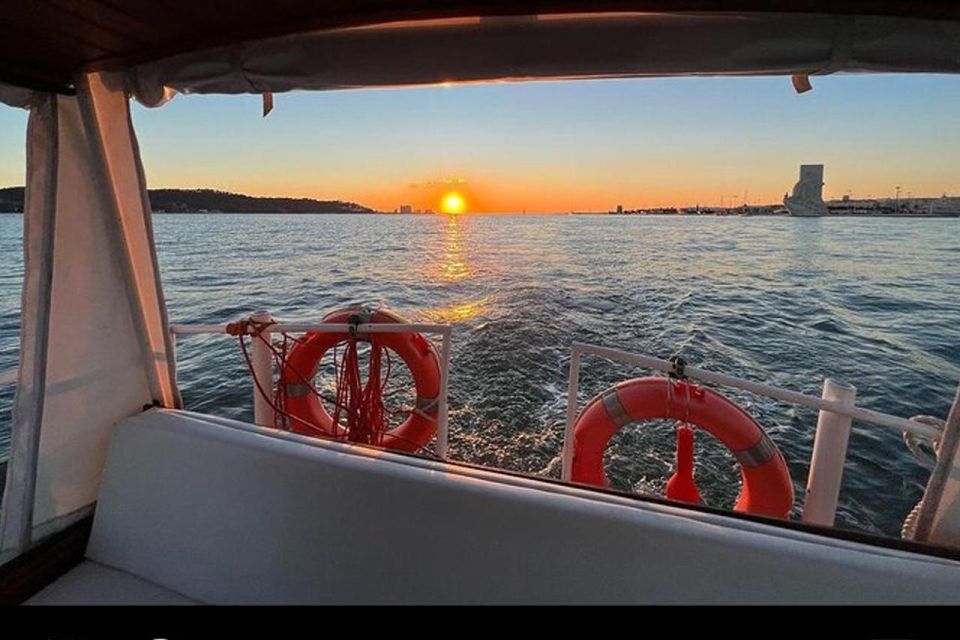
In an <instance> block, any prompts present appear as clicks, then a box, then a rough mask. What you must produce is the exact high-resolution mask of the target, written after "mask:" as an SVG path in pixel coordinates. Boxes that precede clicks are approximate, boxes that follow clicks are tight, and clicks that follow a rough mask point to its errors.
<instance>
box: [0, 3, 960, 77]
mask: <svg viewBox="0 0 960 640" xmlns="http://www.w3.org/2000/svg"><path fill="white" fill-rule="evenodd" d="M715 4H716V3H713V2H707V1H705V0H511V1H505V0H499V1H497V0H487V1H485V2H484V1H477V0H404V1H400V0H366V1H365V2H355V1H352V0H276V1H275V2H271V3H268V4H264V3H262V2H257V1H253V0H240V1H230V2H228V1H226V0H211V1H208V2H195V1H191V0H166V1H165V2H163V3H161V4H158V3H156V2H152V1H151V0H126V1H125V2H124V3H123V4H122V8H121V7H118V6H117V5H116V3H108V2H101V1H98V0H86V1H84V2H69V3H65V2H62V1H58V0H31V1H30V2H26V1H23V0H13V1H12V2H5V3H3V6H2V7H0V81H2V82H5V83H7V84H12V85H17V86H23V87H28V88H34V89H43V90H51V91H57V92H66V93H69V92H71V91H73V90H74V88H75V80H74V77H75V75H76V74H77V73H78V72H87V71H93V70H111V71H117V70H133V71H132V73H133V76H134V78H136V79H137V81H138V84H139V85H140V86H143V87H144V92H146V93H149V94H150V95H154V94H155V93H156V86H157V85H158V84H159V85H167V86H171V87H174V88H177V89H179V90H184V91H206V92H223V93H239V92H258V91H285V90H290V89H323V88H338V87H357V86H375V85H384V84H420V83H424V82H443V81H465V80H494V79H521V78H546V77H571V76H574V77H595V76H635V75H675V74H694V73H709V74H721V73H735V74H771V73H779V74H813V73H829V72H832V71H843V70H851V71H897V72H904V71H928V72H957V71H960V35H958V34H960V4H957V3H956V2H952V1H951V0H914V1H910V0H876V1H869V0H834V1H830V0H781V1H779V2H766V1H761V0H731V1H729V2H725V3H723V4H724V8H723V9H722V10H721V9H716V8H715ZM397 27H401V28H397Z"/></svg>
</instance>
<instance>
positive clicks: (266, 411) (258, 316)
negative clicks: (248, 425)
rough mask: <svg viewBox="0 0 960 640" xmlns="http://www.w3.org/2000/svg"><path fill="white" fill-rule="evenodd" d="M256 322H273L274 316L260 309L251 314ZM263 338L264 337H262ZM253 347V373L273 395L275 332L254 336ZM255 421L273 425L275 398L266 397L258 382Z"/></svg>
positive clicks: (254, 399) (265, 390)
mask: <svg viewBox="0 0 960 640" xmlns="http://www.w3.org/2000/svg"><path fill="white" fill-rule="evenodd" d="M251 319H252V320H254V321H256V322H273V316H271V315H270V312H269V311H258V312H257V313H255V314H253V315H252V316H251ZM261 338H262V339H261ZM251 342H252V347H251V356H250V359H251V362H252V364H253V375H254V376H256V379H257V381H258V382H259V383H260V386H261V387H263V390H264V392H265V393H267V394H270V395H271V396H272V395H273V355H272V354H271V352H270V347H269V346H268V345H270V344H272V342H273V333H271V332H270V331H263V332H261V333H260V337H254V338H253V340H252V341H251ZM251 382H252V383H253V422H254V423H255V424H258V425H260V426H261V427H272V426H273V409H272V408H271V407H270V403H271V402H272V400H273V398H272V397H270V398H265V397H263V395H262V394H261V393H260V390H259V389H258V388H257V383H256V382H253V381H251Z"/></svg>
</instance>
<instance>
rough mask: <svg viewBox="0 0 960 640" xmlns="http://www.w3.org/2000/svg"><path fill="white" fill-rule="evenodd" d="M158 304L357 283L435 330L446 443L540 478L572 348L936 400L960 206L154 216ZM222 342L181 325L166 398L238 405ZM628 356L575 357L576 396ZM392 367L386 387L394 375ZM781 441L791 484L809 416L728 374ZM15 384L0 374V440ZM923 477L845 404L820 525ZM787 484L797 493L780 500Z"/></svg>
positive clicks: (282, 300) (342, 298) (711, 451)
mask: <svg viewBox="0 0 960 640" xmlns="http://www.w3.org/2000/svg"><path fill="white" fill-rule="evenodd" d="M154 220H155V232H156V240H157V247H158V255H159V260H160V266H161V272H162V278H163V282H164V286H165V290H166V296H167V303H168V307H169V312H170V317H171V321H173V322H203V323H212V322H221V323H222V322H227V321H231V320H235V319H237V318H239V317H241V316H242V315H244V314H246V313H249V312H250V311H253V310H256V309H269V310H271V311H272V312H273V313H274V315H276V316H279V317H281V318H285V319H300V320H310V319H318V318H320V317H321V316H323V315H324V314H325V313H327V312H328V311H331V310H334V309H337V308H340V307H343V306H346V305H348V304H352V303H357V302H363V303H368V304H371V305H380V306H385V307H390V308H392V309H393V310H395V311H397V312H399V313H400V314H402V315H403V316H405V317H406V318H408V319H410V320H415V321H429V322H449V323H452V324H453V325H454V327H455V328H454V333H453V358H452V367H451V371H452V373H451V378H450V394H451V395H450V409H451V436H450V448H451V454H452V456H453V457H454V458H457V459H462V460H467V461H470V462H475V463H479V464H485V465H490V466H495V467H503V468H507V469H512V470H516V471H522V472H526V473H533V474H546V475H551V476H557V475H559V459H558V456H559V452H560V448H561V441H562V433H563V421H564V416H565V402H566V399H565V394H566V385H567V367H568V364H569V354H570V345H571V343H572V342H573V341H585V342H591V343H595V344H600V345H604V346H610V347H617V348H622V349H627V350H631V351H637V352H641V353H647V354H653V355H657V356H660V357H667V356H670V355H674V354H680V355H683V356H684V357H685V358H686V359H687V360H688V361H689V362H690V363H691V364H694V365H696V366H698V367H703V368H707V369H711V370H714V371H718V372H722V373H726V374H730V375H734V376H740V377H743V378H747V379H749V380H754V381H758V382H765V383H769V384H775V385H778V386H782V387H785V388H788V389H793V390H796V391H801V392H805V393H810V394H814V395H819V393H820V387H821V385H822V381H823V378H824V377H834V378H839V379H841V380H843V381H846V382H849V383H851V384H853V385H855V386H856V387H857V389H858V403H859V404H861V405H862V406H865V407H868V408H871V409H876V410H879V411H885V412H891V413H894V414H897V415H902V416H911V415H915V414H920V413H926V414H933V415H939V416H944V415H945V414H946V412H947V410H948V408H949V403H950V400H951V399H952V397H953V394H954V392H955V388H956V385H957V382H958V380H960V220H958V219H930V220H910V219H877V218H864V219H853V218H833V219H796V218H781V217H764V218H743V217H682V218H677V217H658V216H656V217H655V216H649V217H613V216H519V215H518V216H460V217H447V216H364V215H324V216H310V215H289V216H287V215H274V216H253V215H229V214H227V215H225V214H216V215H214V214H211V215H180V216H178V215H160V214H158V215H155V217H154ZM21 233H22V228H21V220H20V217H19V216H15V215H3V216H0V261H2V267H3V268H2V269H0V367H2V368H3V369H6V368H8V367H11V366H14V365H15V363H16V357H17V354H16V349H17V330H18V324H19V319H18V318H19V295H20V283H21V281H22V269H23V267H22V250H21V247H20V235H21ZM234 340H235V339H231V338H225V337H219V336H210V337H186V338H181V339H180V340H179V344H178V358H179V380H180V384H181V387H182V390H183V395H184V399H185V402H186V406H187V408H189V409H193V410H197V411H204V412H209V413H214V414H219V415H224V416H229V417H236V418H242V419H250V418H251V417H252V408H251V393H250V382H249V379H248V377H247V375H246V371H245V368H244V364H243V361H242V358H241V356H240V354H239V351H238V349H237V345H236V343H235V341H234ZM645 373H648V372H644V371H642V370H639V369H636V368H632V367H626V366H623V365H616V364H612V363H609V362H606V361H603V360H600V359H595V358H587V359H586V360H585V361H584V365H583V371H582V387H581V398H580V401H581V404H582V403H583V402H585V401H586V400H588V399H589V398H590V397H592V396H593V395H594V394H596V393H598V392H600V391H601V390H603V389H604V388H606V387H607V386H609V385H611V384H613V383H615V382H617V381H619V380H623V379H626V378H629V377H633V376H637V375H644V374H645ZM398 376H399V377H398V378H397V381H398V382H399V383H402V382H403V379H404V378H403V375H402V373H401V374H398ZM722 391H723V392H724V393H725V394H726V395H728V396H729V397H731V398H733V399H734V400H736V401H737V402H739V403H741V404H742V405H743V406H744V407H745V408H746V409H747V410H748V411H749V412H750V413H751V414H752V415H753V416H754V417H755V418H756V419H757V420H758V421H759V422H760V423H761V424H762V425H763V426H764V427H765V428H766V429H767V431H768V433H769V434H770V435H771V437H772V438H773V440H774V441H775V442H776V443H777V445H778V446H779V447H780V448H781V450H782V451H783V453H784V455H785V456H786V458H787V460H788V461H789V465H790V470H791V473H792V475H793V479H794V483H795V485H796V490H797V495H798V497H800V496H802V495H803V485H804V483H805V478H806V475H807V471H808V466H809V465H808V461H809V457H810V450H811V445H812V442H813V434H814V427H815V424H816V413H815V412H814V411H811V410H806V409H797V408H794V407H792V406H790V405H787V404H785V403H781V402H777V401H773V400H769V399H765V398H760V397H756V396H752V395H750V394H747V393H743V392H737V391H732V390H722ZM11 397H12V391H11V389H10V388H9V387H7V388H5V389H3V390H2V394H0V402H2V409H3V412H4V413H3V415H2V419H3V423H2V426H0V450H2V449H4V448H5V447H6V446H7V444H8V441H9V434H8V433H7V429H8V425H9V405H10V399H11ZM673 438H674V436H673V431H672V428H671V425H669V424H666V423H663V424H659V423H657V424H642V425H633V426H631V427H628V428H626V429H624V430H623V431H622V432H621V433H620V434H619V435H618V436H617V437H616V438H615V440H614V442H613V444H612V446H611V447H610V449H609V450H608V456H607V470H608V475H609V476H610V479H611V482H612V484H613V485H614V486H615V487H617V488H620V489H625V490H633V491H659V490H660V489H661V488H662V485H663V483H664V481H665V478H666V477H667V476H668V475H669V470H670V465H671V463H672V458H673V447H674V442H673ZM697 478H698V481H699V483H700V487H701V491H702V493H703V495H704V497H705V499H706V501H707V502H708V503H710V504H714V505H717V506H729V505H731V504H732V502H733V500H734V498H735V497H736V494H737V492H738V490H739V487H738V482H739V476H738V473H737V470H736V466H735V462H734V460H733V458H732V456H730V455H729V454H728V453H727V452H726V451H725V450H724V449H723V447H722V446H720V445H719V444H718V443H716V442H715V441H713V440H711V439H710V438H709V437H708V436H706V435H701V436H699V437H698V440H697ZM926 478H927V472H926V471H925V470H924V469H923V467H921V466H920V465H919V464H918V463H917V462H916V461H915V460H914V459H913V458H912V456H911V455H910V454H909V453H908V452H907V451H906V449H905V448H904V446H903V444H902V442H901V439H900V436H899V434H897V433H894V432H891V431H888V430H887V429H885V428H883V427H876V426H873V425H869V424H863V423H858V422H857V423H854V430H853V434H852V436H851V439H850V448H849V456H848V461H847V465H846V468H845V475H844V483H843V487H842V491H841V497H840V508H839V512H838V520H837V524H838V526H841V527H846V528H854V529H859V530H862V531H869V532H874V533H881V534H885V535H891V536H895V535H897V533H898V531H899V527H900V523H901V521H902V519H903V516H904V515H905V514H906V513H907V512H908V511H909V509H910V508H911V507H912V505H913V504H914V503H915V502H916V501H917V500H918V499H919V498H920V495H921V493H922V490H923V486H924V484H925V482H926ZM800 502H801V501H800V500H798V504H799V503H800Z"/></svg>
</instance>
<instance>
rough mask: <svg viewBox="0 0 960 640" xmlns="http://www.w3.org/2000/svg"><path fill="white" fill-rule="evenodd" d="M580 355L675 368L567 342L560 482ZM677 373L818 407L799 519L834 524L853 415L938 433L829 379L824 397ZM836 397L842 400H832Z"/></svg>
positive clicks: (567, 467)
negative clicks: (858, 398) (859, 399)
mask: <svg viewBox="0 0 960 640" xmlns="http://www.w3.org/2000/svg"><path fill="white" fill-rule="evenodd" d="M584 355H595V356H599V357H602V358H606V359H607V360H612V361H614V362H621V363H624V364H631V365H637V366H641V367H645V368H647V369H653V370H656V371H661V372H663V373H674V372H675V371H676V364H675V363H674V362H671V361H669V360H663V359H661V358H655V357H652V356H647V355H642V354H637V353H630V352H628V351H622V350H620V349H611V348H609V347H601V346H598V345H591V344H585V343H581V342H575V343H573V348H572V352H571V359H570V380H569V387H568V390H567V419H566V424H565V428H564V437H563V452H562V458H561V460H562V467H561V478H562V479H563V480H565V481H570V480H571V479H572V475H573V473H572V472H573V453H574V451H573V448H574V447H573V445H574V432H573V431H574V426H575V424H576V419H577V404H578V403H577V400H578V395H579V385H580V360H581V358H582V357H583V356H584ZM683 376H684V377H686V378H690V379H694V380H700V381H703V382H708V383H712V384H717V385H721V386H725V387H730V388H734V389H741V390H743V391H749V392H751V393H754V394H757V395H760V396H766V397H768V398H774V399H776V400H782V401H785V402H789V403H791V404H794V405H798V406H803V407H809V408H811V409H818V410H819V411H820V416H819V419H818V422H817V433H816V438H815V440H814V448H813V452H812V454H811V460H810V474H809V477H808V478H807V490H806V499H805V501H804V506H803V517H802V518H803V520H804V521H805V522H810V523H814V524H824V525H832V524H833V522H834V519H835V517H836V508H837V499H838V496H839V492H840V481H841V478H842V476H843V464H844V460H845V459H846V451H847V441H848V437H849V433H850V428H851V424H852V422H853V420H854V419H857V420H862V421H865V422H870V423H873V424H876V425H880V426H884V427H887V428H889V429H892V430H895V431H897V432H905V433H909V434H913V435H916V436H920V437H923V438H926V439H929V440H937V439H939V438H940V437H941V435H942V431H941V430H940V429H938V428H937V427H936V426H934V425H932V424H929V423H924V422H918V421H915V420H908V419H906V418H901V417H899V416H894V415H891V414H887V413H881V412H879V411H872V410H870V409H863V408H861V407H857V406H855V405H854V402H853V399H854V397H855V395H856V389H854V388H853V387H850V386H848V385H844V384H842V383H838V382H836V381H834V380H831V379H827V380H825V381H824V382H825V384H824V397H822V398H818V397H816V396H810V395H807V394H804V393H799V392H796V391H790V390H788V389H781V388H780V387H774V386H771V385H767V384H761V383H758V382H751V381H749V380H743V379H742V378H736V377H734V376H728V375H725V374H722V373H715V372H712V371H706V370H704V369H697V368H695V367H690V366H686V365H684V367H683ZM828 396H829V397H828ZM838 397H839V398H842V400H838V399H834V398H838Z"/></svg>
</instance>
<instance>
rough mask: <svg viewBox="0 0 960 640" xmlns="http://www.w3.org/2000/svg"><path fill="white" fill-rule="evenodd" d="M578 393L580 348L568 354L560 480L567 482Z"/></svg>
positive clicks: (568, 479)
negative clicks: (568, 364)
mask: <svg viewBox="0 0 960 640" xmlns="http://www.w3.org/2000/svg"><path fill="white" fill-rule="evenodd" d="M579 392H580V347H579V346H577V345H573V349H572V350H571V352H570V380H569V382H568V384H567V424H566V426H565V427H564V429H563V453H562V454H561V455H562V456H563V457H562V459H561V462H562V465H561V467H560V479H561V480H563V481H564V482H569V481H570V478H571V477H572V476H573V425H574V423H575V422H576V420H577V395H579Z"/></svg>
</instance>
